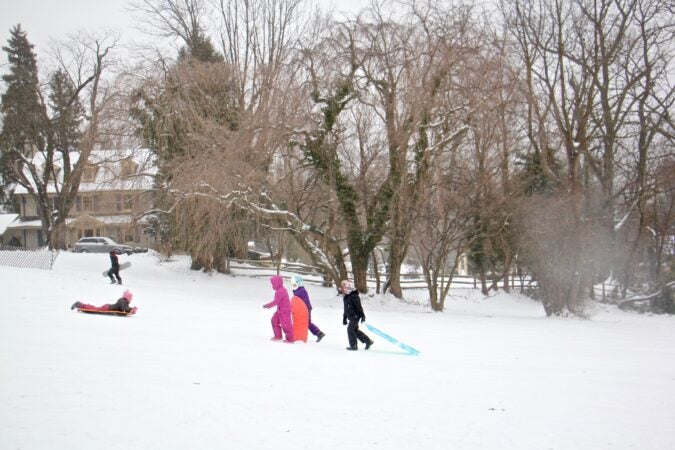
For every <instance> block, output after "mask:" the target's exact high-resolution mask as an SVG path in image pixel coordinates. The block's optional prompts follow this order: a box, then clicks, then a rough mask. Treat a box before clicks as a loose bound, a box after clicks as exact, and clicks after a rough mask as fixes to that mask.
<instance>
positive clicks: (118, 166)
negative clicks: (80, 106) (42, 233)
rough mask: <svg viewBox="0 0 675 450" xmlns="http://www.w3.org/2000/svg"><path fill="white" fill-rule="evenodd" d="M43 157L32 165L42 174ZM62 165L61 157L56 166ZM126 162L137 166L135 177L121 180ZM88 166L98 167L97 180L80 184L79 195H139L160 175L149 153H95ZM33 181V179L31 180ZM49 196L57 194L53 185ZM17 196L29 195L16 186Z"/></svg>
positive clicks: (74, 158) (72, 155)
mask: <svg viewBox="0 0 675 450" xmlns="http://www.w3.org/2000/svg"><path fill="white" fill-rule="evenodd" d="M79 156H80V153H79V152H71V153H70V159H71V163H72V164H75V163H76V162H77V161H78V159H79ZM41 160H42V161H44V158H43V155H42V154H40V153H36V155H35V157H34V158H33V161H34V163H35V165H36V166H37V168H38V170H42V166H43V163H42V162H41ZM61 161H62V159H61V157H60V156H59V157H58V158H56V160H55V164H56V165H57V166H60V165H61V164H60V162H61ZM125 161H133V162H134V163H135V164H136V167H135V169H136V170H135V173H133V174H131V175H129V176H124V177H122V167H123V164H124V163H125ZM89 162H90V163H91V164H94V165H96V166H98V171H97V172H96V178H95V180H94V181H93V182H81V183H80V189H79V191H80V192H96V191H139V190H149V189H152V187H153V180H154V176H155V175H156V174H157V166H156V165H155V159H154V155H153V154H152V152H151V151H150V150H149V149H119V150H94V151H92V152H91V155H89ZM57 176H58V177H59V180H58V183H59V187H60V185H61V184H62V182H63V178H62V177H63V171H62V170H60V171H59V174H58V175H57ZM28 178H29V179H31V178H30V177H28ZM48 192H49V193H56V187H55V186H54V185H53V184H50V186H48ZM14 193H15V194H27V193H28V191H27V190H26V189H25V188H24V187H23V186H18V185H17V186H16V188H15V190H14Z"/></svg>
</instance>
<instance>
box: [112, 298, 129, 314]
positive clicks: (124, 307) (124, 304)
mask: <svg viewBox="0 0 675 450" xmlns="http://www.w3.org/2000/svg"><path fill="white" fill-rule="evenodd" d="M108 311H121V312H126V313H128V312H131V307H130V306H129V300H127V299H126V298H124V297H122V298H120V299H119V300H117V301H116V302H115V303H112V304H110V306H109V307H108Z"/></svg>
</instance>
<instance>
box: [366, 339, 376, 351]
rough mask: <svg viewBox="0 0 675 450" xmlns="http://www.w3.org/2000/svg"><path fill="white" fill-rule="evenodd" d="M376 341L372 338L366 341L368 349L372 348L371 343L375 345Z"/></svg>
mask: <svg viewBox="0 0 675 450" xmlns="http://www.w3.org/2000/svg"><path fill="white" fill-rule="evenodd" d="M374 343H375V342H374V341H373V340H372V339H371V340H369V341H368V342H366V350H368V349H369V348H370V346H371V345H373V344H374Z"/></svg>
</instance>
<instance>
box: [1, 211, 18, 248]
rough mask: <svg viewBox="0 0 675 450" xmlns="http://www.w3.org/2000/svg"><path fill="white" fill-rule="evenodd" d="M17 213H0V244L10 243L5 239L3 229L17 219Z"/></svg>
mask: <svg viewBox="0 0 675 450" xmlns="http://www.w3.org/2000/svg"><path fill="white" fill-rule="evenodd" d="M18 217H19V215H18V214H0V246H3V247H4V246H6V245H10V239H11V238H9V239H5V231H7V227H8V226H9V225H10V224H11V223H12V222H14V221H15V220H16V219H18Z"/></svg>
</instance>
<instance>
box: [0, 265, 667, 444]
mask: <svg viewBox="0 0 675 450" xmlns="http://www.w3.org/2000/svg"><path fill="white" fill-rule="evenodd" d="M120 260H121V261H125V260H129V261H131V262H132V267H131V268H129V269H127V270H125V271H123V272H122V273H121V274H122V277H123V279H124V283H125V285H124V286H123V287H122V286H116V285H110V284H108V280H107V278H104V277H102V276H101V272H102V271H103V270H105V269H106V268H107V267H108V259H107V255H90V254H89V255H87V254H72V253H62V254H61V255H60V256H59V258H58V259H57V261H56V265H55V267H54V269H53V270H51V271H45V270H37V269H19V268H12V267H0V285H1V286H2V294H1V295H0V298H1V300H0V305H1V306H2V311H3V313H2V315H0V405H2V406H0V450H10V449H11V450H15V449H29V450H41V449H68V450H75V449H125V450H129V449H143V450H149V449H162V450H167V449H181V450H183V449H225V448H227V449H275V450H286V449H289V450H290V449H293V450H297V449H312V450H316V449H322V450H323V449H359V450H361V449H373V448H379V449H411V448H414V449H418V450H422V449H450V448H452V449H490V450H493V449H514V450H516V449H517V450H526V449H532V450H541V449H570V450H572V449H575V450H576V449H610V448H611V449H615V450H616V449H652V450H659V449H663V450H666V449H672V448H675V318H674V317H668V316H660V317H648V316H640V315H637V314H631V313H624V312H620V311H617V310H616V309H614V308H609V307H606V306H602V307H598V308H596V310H595V314H594V315H593V317H592V318H591V320H580V319H551V318H546V317H545V315H544V312H543V308H542V307H541V305H539V304H537V303H535V302H533V301H531V300H529V299H527V298H524V297H518V296H510V295H507V294H503V293H500V294H498V295H495V296H493V297H490V298H482V296H481V295H480V293H479V292H478V291H473V290H463V291H454V292H453V297H452V298H451V299H449V300H448V304H447V310H446V312H444V313H441V314H439V313H432V312H430V311H429V310H428V308H425V307H424V306H418V305H416V303H422V304H423V303H424V302H425V295H424V292H423V291H417V292H410V293H409V294H408V300H410V302H409V303H402V302H399V301H397V300H394V299H391V298H383V297H380V296H368V295H364V296H363V303H364V308H365V311H366V315H367V317H368V321H369V322H370V323H372V324H373V325H375V326H377V327H378V328H381V329H382V330H384V331H386V332H388V333H390V334H391V335H394V336H396V337H397V338H399V339H401V340H402V341H405V342H406V343H408V344H410V345H412V346H414V347H415V348H418V349H420V350H421V352H422V353H421V355H419V356H408V355H407V354H405V353H404V352H403V351H401V350H400V349H399V348H398V347H395V346H393V345H391V344H389V343H388V342H386V341H384V340H382V339H379V338H378V337H377V336H375V335H372V337H373V339H374V340H375V345H374V346H373V347H372V348H371V349H370V350H368V351H364V350H363V349H361V350H360V351H358V352H348V351H345V346H346V345H347V336H346V329H345V327H343V326H342V301H341V298H340V297H338V296H336V295H335V290H334V289H328V288H322V287H319V286H317V285H311V284H309V285H308V287H307V288H308V291H309V294H310V296H311V297H312V303H313V305H314V311H313V321H314V322H315V323H316V324H317V325H318V326H319V327H321V329H322V330H323V331H324V332H325V333H326V337H325V338H324V340H322V341H321V342H320V343H316V342H314V340H313V339H310V341H309V342H308V343H306V344H303V343H295V344H293V345H288V344H281V343H276V342H271V341H270V340H269V338H270V336H271V327H270V324H269V319H270V317H271V314H272V311H270V310H264V309H263V308H262V304H263V303H264V302H266V301H269V300H271V298H272V295H273V292H272V289H271V286H270V283H269V281H267V280H266V279H261V278H253V277H249V276H246V275H247V274H245V273H244V272H242V273H239V274H235V276H227V275H207V274H203V273H200V272H193V271H190V270H188V262H187V260H185V259H182V258H178V259H176V260H174V261H172V262H160V260H159V258H158V257H156V256H155V255H153V254H137V255H132V256H130V257H120ZM124 288H128V289H130V290H131V291H132V292H133V294H134V301H133V302H132V304H133V305H136V306H137V307H138V308H139V312H138V314H137V315H136V316H134V317H109V316H95V315H86V314H83V313H77V312H75V311H71V310H70V305H71V304H72V303H73V302H74V301H76V300H80V301H87V302H90V303H95V304H102V303H106V302H111V301H114V300H116V299H117V298H118V297H120V296H121V294H122V292H123V290H124ZM366 331H367V330H366Z"/></svg>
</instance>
